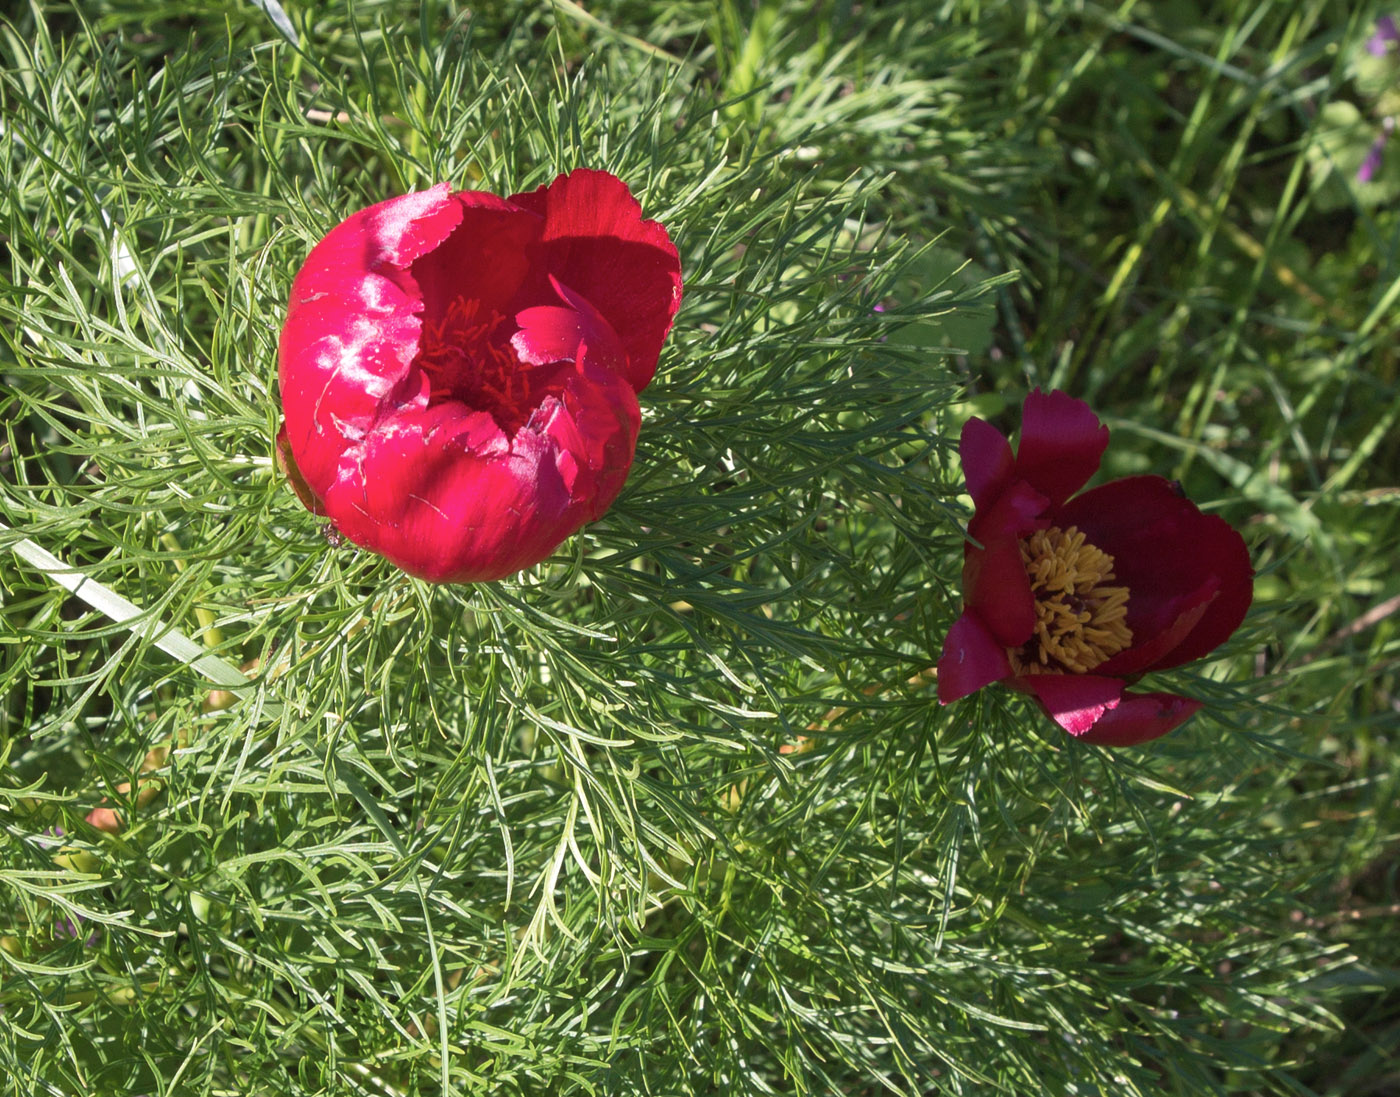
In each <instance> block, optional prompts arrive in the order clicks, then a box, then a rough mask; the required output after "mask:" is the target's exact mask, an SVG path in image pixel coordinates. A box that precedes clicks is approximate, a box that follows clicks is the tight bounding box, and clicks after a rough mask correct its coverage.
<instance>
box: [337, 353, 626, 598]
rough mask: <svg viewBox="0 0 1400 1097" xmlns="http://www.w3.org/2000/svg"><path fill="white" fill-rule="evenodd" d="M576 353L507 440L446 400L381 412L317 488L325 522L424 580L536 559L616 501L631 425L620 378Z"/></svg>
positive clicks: (501, 571)
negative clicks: (554, 389) (575, 363)
mask: <svg viewBox="0 0 1400 1097" xmlns="http://www.w3.org/2000/svg"><path fill="white" fill-rule="evenodd" d="M586 353H587V350H586V347H585V348H584V356H583V358H582V364H581V366H580V367H579V368H576V369H568V370H564V371H562V373H563V377H562V381H561V382H560V383H559V385H558V390H559V395H557V396H555V395H551V396H548V397H546V398H545V400H544V401H543V402H542V403H541V405H540V407H539V408H538V409H536V411H535V412H534V414H533V415H532V416H531V418H530V421H529V422H528V423H527V424H526V425H525V426H523V427H521V428H520V429H519V430H517V431H516V432H515V433H514V435H513V436H511V437H507V436H506V435H505V433H504V432H502V431H501V429H500V427H499V426H497V424H496V422H495V420H494V419H493V418H492V417H491V416H490V415H489V414H488V413H486V412H479V411H473V410H471V409H469V408H467V407H466V406H465V405H464V404H461V403H458V402H456V401H446V402H444V403H441V404H438V405H436V406H434V407H431V408H405V409H402V410H400V411H398V412H397V413H395V414H393V415H391V416H388V417H386V418H385V419H384V420H383V421H382V422H381V423H380V424H378V426H377V427H376V429H375V430H374V431H373V432H371V433H370V434H369V435H368V436H367V437H366V438H365V440H364V442H363V443H362V444H361V445H360V446H358V447H356V448H354V449H353V450H349V451H347V452H346V454H345V455H344V458H343V460H342V463H341V467H340V469H339V472H338V475H337V478H336V480H335V482H334V483H333V484H332V486H331V488H330V490H329V491H328V492H327V494H326V496H325V507H326V511H327V513H329V515H330V516H331V518H332V519H333V520H334V522H335V524H336V527H337V528H338V529H339V530H340V532H341V533H343V534H344V535H345V536H346V537H348V538H349V539H350V540H352V541H354V542H355V543H356V544H358V545H362V546H364V547H365V548H368V549H371V550H373V551H374V552H377V553H379V554H380V555H382V556H384V557H386V558H387V559H388V560H390V561H391V562H392V563H394V564H397V565H398V566H399V567H401V568H403V570H404V571H407V572H408V573H409V574H411V575H416V576H418V577H419V578H422V579H427V580H429V581H430V582H438V583H449V582H450V583H461V582H482V581H487V580H491V579H500V578H503V577H504V576H506V575H510V574H512V573H514V572H517V571H520V570H521V569H522V568H527V567H530V566H531V565H533V564H537V563H539V562H540V561H541V560H544V559H546V558H547V557H548V556H549V555H550V553H552V552H553V551H554V549H555V548H557V547H558V545H559V544H560V542H562V541H563V540H564V539H565V538H567V537H568V536H569V535H571V534H572V533H574V532H575V531H576V530H577V529H578V528H579V527H580V526H582V525H583V524H584V523H585V522H588V521H592V520H593V519H595V518H597V517H598V516H599V515H600V514H602V512H603V511H604V510H606V509H607V507H608V506H609V505H610V504H611V503H612V501H613V499H614V498H616V496H617V493H618V492H619V491H620V490H621V488H622V485H623V483H624V482H625V481H626V479H627V472H628V470H629V468H630V466H631V461H632V454H633V449H634V447H635V445H636V439H637V431H638V428H639V426H640V421H641V415H640V412H639V410H638V408H637V397H636V394H635V393H634V392H633V391H632V388H631V386H630V385H629V384H628V383H627V382H626V380H625V379H623V378H621V377H619V376H617V375H616V374H613V373H611V372H608V371H605V370H602V369H600V368H598V367H593V366H591V365H590V364H589V363H588V361H587V357H586Z"/></svg>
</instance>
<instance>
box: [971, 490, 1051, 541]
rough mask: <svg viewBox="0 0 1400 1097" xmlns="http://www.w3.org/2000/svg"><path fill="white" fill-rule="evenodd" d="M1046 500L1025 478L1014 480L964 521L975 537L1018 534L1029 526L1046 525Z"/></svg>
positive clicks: (984, 539)
mask: <svg viewBox="0 0 1400 1097" xmlns="http://www.w3.org/2000/svg"><path fill="white" fill-rule="evenodd" d="M1048 506H1049V500H1048V499H1046V498H1045V496H1043V495H1041V494H1040V493H1039V492H1038V491H1036V490H1035V488H1033V487H1031V486H1030V484H1027V483H1026V482H1025V481H1017V482H1016V483H1014V484H1012V485H1011V486H1010V487H1009V488H1008V489H1007V490H1006V491H1003V492H1002V493H1001V494H1000V495H998V496H997V499H996V502H995V503H993V504H992V505H991V506H990V507H983V508H982V509H981V510H979V511H977V513H975V514H974V515H973V516H972V521H971V522H969V523H968V525H967V532H968V535H969V536H970V537H971V538H972V539H973V540H974V541H980V542H982V543H983V544H987V543H989V542H991V541H996V540H999V539H1001V538H1004V537H1011V538H1020V537H1024V536H1025V535H1026V534H1028V533H1030V532H1031V531H1032V530H1036V529H1043V528H1045V525H1046V522H1045V520H1044V518H1043V517H1042V515H1044V513H1045V511H1046V509H1047V507H1048Z"/></svg>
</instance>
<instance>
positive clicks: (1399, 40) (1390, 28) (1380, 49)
mask: <svg viewBox="0 0 1400 1097" xmlns="http://www.w3.org/2000/svg"><path fill="white" fill-rule="evenodd" d="M1392 46H1400V26H1396V23H1395V16H1393V15H1382V16H1381V17H1380V18H1379V19H1377V20H1376V33H1375V34H1373V35H1371V37H1370V38H1369V39H1368V40H1367V42H1366V52H1367V53H1369V54H1370V55H1371V56H1372V57H1384V56H1385V55H1386V54H1387V53H1389V52H1390V49H1391V47H1392Z"/></svg>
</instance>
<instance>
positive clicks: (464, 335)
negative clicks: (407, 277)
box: [413, 297, 544, 434]
mask: <svg viewBox="0 0 1400 1097" xmlns="http://www.w3.org/2000/svg"><path fill="white" fill-rule="evenodd" d="M505 323H506V318H505V317H504V316H502V315H501V314H500V313H498V312H496V311H495V310H494V309H485V308H483V307H482V305H481V302H480V301H477V300H474V299H468V298H465V297H458V298H456V299H455V300H454V301H453V302H452V303H451V304H450V305H449V306H448V307H447V310H446V311H445V312H444V313H443V314H442V316H441V317H439V318H438V319H437V320H435V321H427V320H425V321H424V322H423V331H422V334H421V335H420V336H419V338H418V354H417V356H416V357H415V358H414V360H413V364H414V365H416V366H417V367H418V368H419V369H420V370H422V371H423V373H424V374H425V375H426V376H427V378H428V404H429V406H432V405H433V404H440V403H442V402H443V401H444V400H460V401H461V402H462V403H464V404H466V405H467V406H468V407H471V408H475V409H476V410H478V411H485V412H489V413H490V414H491V416H492V417H493V418H494V419H495V420H496V423H497V425H498V426H499V427H500V428H501V429H502V430H503V431H505V432H506V433H507V434H514V433H515V431H516V430H517V429H518V428H519V427H520V425H521V424H522V423H524V422H525V420H527V419H528V418H529V417H530V413H531V412H532V411H534V410H535V407H536V406H537V405H538V404H539V402H540V400H541V399H542V398H543V396H544V393H543V392H541V391H537V388H538V386H532V384H531V376H530V375H531V373H533V372H534V370H533V368H532V367H530V366H528V365H525V364H524V363H522V362H521V361H520V359H519V357H518V356H517V355H516V353H515V351H514V350H513V349H512V348H511V345H510V339H509V332H503V331H502V328H503V326H505Z"/></svg>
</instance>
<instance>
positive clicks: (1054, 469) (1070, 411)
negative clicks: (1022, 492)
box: [1016, 389, 1108, 506]
mask: <svg viewBox="0 0 1400 1097" xmlns="http://www.w3.org/2000/svg"><path fill="white" fill-rule="evenodd" d="M1107 448H1108V428H1107V427H1105V426H1104V425H1103V424H1101V423H1100V422H1099V419H1098V416H1096V415H1095V414H1094V413H1093V412H1092V411H1091V410H1090V409H1089V405H1088V404H1086V403H1084V402H1083V401H1082V400H1076V399H1074V397H1072V396H1068V395H1066V394H1065V393H1063V392H1059V391H1058V390H1057V391H1054V392H1041V391H1040V389H1034V390H1032V392H1031V393H1030V395H1028V396H1027V397H1026V402H1025V405H1024V406H1023V408H1022V412H1021V443H1020V446H1019V447H1018V448H1017V450H1016V475H1017V476H1019V477H1021V478H1022V479H1023V480H1025V481H1027V482H1028V483H1030V484H1031V485H1033V486H1034V487H1035V488H1037V489H1038V490H1039V491H1040V492H1042V493H1043V494H1044V495H1046V496H1047V497H1048V498H1049V500H1050V505H1051V506H1059V505H1060V504H1061V503H1063V502H1064V501H1065V500H1066V499H1068V498H1069V497H1070V496H1071V495H1073V494H1074V493H1075V492H1076V491H1078V490H1079V489H1080V488H1082V487H1083V486H1084V485H1085V484H1086V483H1088V481H1089V477H1091V476H1093V475H1094V473H1095V472H1097V471H1098V467H1099V460H1100V459H1101V458H1102V457H1103V451H1104V450H1105V449H1107Z"/></svg>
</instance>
